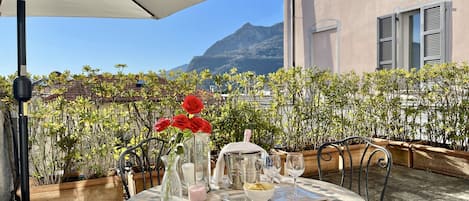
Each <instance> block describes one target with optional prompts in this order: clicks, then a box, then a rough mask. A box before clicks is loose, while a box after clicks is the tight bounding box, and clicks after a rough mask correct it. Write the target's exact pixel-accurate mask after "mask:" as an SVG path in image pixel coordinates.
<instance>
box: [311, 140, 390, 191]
mask: <svg viewBox="0 0 469 201" xmlns="http://www.w3.org/2000/svg"><path fill="white" fill-rule="evenodd" d="M353 144H363V145H364V149H363V152H362V153H360V163H359V164H358V168H359V172H358V178H357V179H358V185H357V186H358V194H359V195H360V196H363V195H362V193H361V190H362V189H361V184H362V183H361V182H362V177H363V175H362V173H363V172H364V173H365V175H364V179H365V199H366V200H369V196H368V173H369V168H370V166H371V165H374V164H375V163H376V165H377V166H378V167H380V168H385V175H384V182H383V188H382V190H381V194H380V199H379V200H383V199H384V192H385V190H386V185H387V183H388V178H389V174H390V172H391V167H392V155H391V154H390V152H389V151H388V150H386V149H385V148H384V147H382V146H379V145H376V144H373V142H372V141H371V140H370V139H368V138H365V137H359V136H354V137H348V138H345V139H342V140H338V141H334V142H326V143H324V144H322V145H321V146H320V147H319V149H318V152H317V162H318V174H319V180H323V171H322V169H321V161H331V160H333V159H334V157H333V156H332V154H331V152H330V151H328V152H324V153H323V151H324V149H325V148H327V147H332V148H335V150H337V152H338V154H339V156H340V158H339V162H342V164H343V167H342V168H340V169H341V170H340V172H341V180H340V185H341V186H342V187H344V184H345V182H344V181H345V178H346V177H347V180H348V181H349V182H348V187H347V188H348V189H350V190H353V189H352V183H353V178H354V177H353V176H354V167H355V168H356V167H357V165H356V164H355V165H354V164H353V161H354V160H353V158H352V152H351V150H350V145H353ZM378 153H381V154H378ZM346 158H348V161H346ZM355 161H356V160H355ZM347 165H348V167H347ZM346 169H347V170H346ZM355 173H356V172H355Z"/></svg>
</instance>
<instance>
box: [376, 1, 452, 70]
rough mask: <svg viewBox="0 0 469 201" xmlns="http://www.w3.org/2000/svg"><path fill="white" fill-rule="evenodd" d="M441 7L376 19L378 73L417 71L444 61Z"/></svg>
mask: <svg viewBox="0 0 469 201" xmlns="http://www.w3.org/2000/svg"><path fill="white" fill-rule="evenodd" d="M445 23H446V9H445V3H439V4H432V5H428V6H423V7H420V8H415V9H409V10H407V11H404V12H400V13H399V14H391V15H387V16H382V17H379V18H378V42H377V44H378V65H377V68H378V69H386V68H396V67H403V68H407V69H410V68H417V69H419V68H420V67H421V66H423V65H425V64H433V63H441V62H445V61H446V60H447V59H446V52H445V51H446V43H445V41H446V40H445V33H446V26H445Z"/></svg>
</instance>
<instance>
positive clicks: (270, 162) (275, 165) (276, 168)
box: [263, 154, 282, 182]
mask: <svg viewBox="0 0 469 201" xmlns="http://www.w3.org/2000/svg"><path fill="white" fill-rule="evenodd" d="M263 165H264V166H263V171H264V174H265V175H266V176H267V178H268V179H269V180H270V182H273V178H275V177H276V176H277V175H278V174H279V173H280V169H281V168H282V163H281V160H280V155H277V154H271V155H269V156H266V157H265V158H264V163H263Z"/></svg>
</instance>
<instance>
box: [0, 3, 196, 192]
mask: <svg viewBox="0 0 469 201" xmlns="http://www.w3.org/2000/svg"><path fill="white" fill-rule="evenodd" d="M202 1H203V0H29V1H27V2H26V0H0V16H12V17H13V16H17V35H18V40H17V41H18V77H17V78H16V79H15V81H14V83H13V91H14V92H13V93H14V97H15V99H16V100H18V121H19V122H18V128H19V144H20V154H19V155H20V168H21V173H20V176H21V200H23V201H29V172H28V171H29V167H28V117H27V116H26V115H24V106H23V103H24V102H26V101H28V100H29V99H30V98H31V94H32V87H31V80H30V79H29V78H28V77H26V15H27V16H48V17H59V16H60V17H100V18H148V19H160V18H163V17H166V16H168V15H171V14H172V13H174V12H177V11H179V10H182V9H184V8H187V7H190V6H192V5H194V4H197V3H200V2H202ZM14 139H16V138H14ZM14 141H15V142H14V143H15V146H14V147H17V145H16V143H17V141H16V140H14ZM14 152H15V153H17V150H16V148H15V150H14ZM17 155H18V154H15V159H16V160H17ZM15 190H16V189H15Z"/></svg>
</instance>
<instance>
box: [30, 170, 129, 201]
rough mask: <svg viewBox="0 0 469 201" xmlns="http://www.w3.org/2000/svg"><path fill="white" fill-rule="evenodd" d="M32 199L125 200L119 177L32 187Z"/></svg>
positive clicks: (58, 200) (66, 200)
mask: <svg viewBox="0 0 469 201" xmlns="http://www.w3.org/2000/svg"><path fill="white" fill-rule="evenodd" d="M30 198H31V200H36V201H43V200H44V201H45V200H47V201H87V200H100V201H115V200H122V199H123V188H122V182H121V181H120V179H119V177H118V176H113V177H104V178H99V179H88V180H83V181H75V182H66V183H61V184H51V185H41V186H31V188H30Z"/></svg>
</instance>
